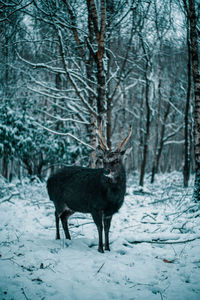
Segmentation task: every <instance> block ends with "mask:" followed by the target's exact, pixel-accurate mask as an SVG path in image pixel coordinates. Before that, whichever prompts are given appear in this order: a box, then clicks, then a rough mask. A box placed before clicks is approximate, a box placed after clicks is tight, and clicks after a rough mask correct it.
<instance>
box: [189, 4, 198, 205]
mask: <svg viewBox="0 0 200 300" xmlns="http://www.w3.org/2000/svg"><path fill="white" fill-rule="evenodd" d="M188 3H189V5H188V17H189V26H190V28H189V30H190V41H191V58H192V75H193V81H194V151H195V186H194V200H195V201H199V200H200V72H199V56H198V55H199V54H198V33H197V16H196V12H195V1H194V0H189V1H188Z"/></svg>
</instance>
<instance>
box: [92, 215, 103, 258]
mask: <svg viewBox="0 0 200 300" xmlns="http://www.w3.org/2000/svg"><path fill="white" fill-rule="evenodd" d="M102 215H103V214H102V211H97V212H92V217H93V220H94V223H95V224H96V226H97V230H98V234H99V246H98V251H99V252H101V253H103V252H104V251H103V238H102V231H103V221H102Z"/></svg>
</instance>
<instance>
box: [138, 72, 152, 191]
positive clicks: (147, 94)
mask: <svg viewBox="0 0 200 300" xmlns="http://www.w3.org/2000/svg"><path fill="white" fill-rule="evenodd" d="M145 81H146V89H145V105H146V128H145V134H144V146H143V158H142V164H141V169H140V182H139V184H140V185H141V186H143V185H144V175H145V168H146V162H147V154H148V140H149V133H150V106H149V80H148V78H147V67H146V74H145Z"/></svg>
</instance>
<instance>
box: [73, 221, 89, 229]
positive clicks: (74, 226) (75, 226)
mask: <svg viewBox="0 0 200 300" xmlns="http://www.w3.org/2000/svg"><path fill="white" fill-rule="evenodd" d="M88 224H94V222H86V223H82V224H77V225H72V226H70V228H77V227H80V226H83V225H88Z"/></svg>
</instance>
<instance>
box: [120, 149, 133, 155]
mask: <svg viewBox="0 0 200 300" xmlns="http://www.w3.org/2000/svg"><path fill="white" fill-rule="evenodd" d="M132 149H133V148H132V147H130V148H128V149H126V150H123V151H120V154H121V155H124V154H126V156H128V155H129V154H130V153H131V151H132Z"/></svg>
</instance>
